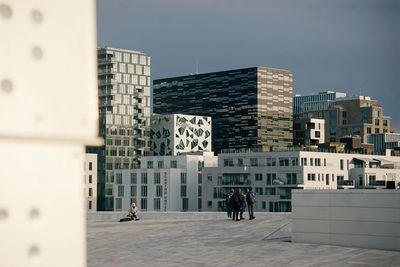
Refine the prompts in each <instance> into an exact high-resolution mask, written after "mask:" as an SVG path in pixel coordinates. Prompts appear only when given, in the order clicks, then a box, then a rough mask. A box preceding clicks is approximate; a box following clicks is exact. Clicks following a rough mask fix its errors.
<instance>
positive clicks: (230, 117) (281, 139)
mask: <svg viewBox="0 0 400 267" xmlns="http://www.w3.org/2000/svg"><path fill="white" fill-rule="evenodd" d="M292 82H293V75H292V73H291V72H290V71H289V70H280V69H274V68H266V67H252V68H246V69H236V70H228V71H220V72H212V73H205V74H196V75H189V76H181V77H172V78H165V79H159V80H154V112H155V113H160V114H171V113H183V114H193V115H198V116H210V117H212V120H213V125H212V132H213V135H212V146H213V150H214V151H215V152H217V153H219V152H221V150H222V149H225V148H257V149H259V150H263V151H269V150H270V149H271V148H274V147H287V146H291V145H292V141H293V140H292V137H293V134H292V108H293V107H292Z"/></svg>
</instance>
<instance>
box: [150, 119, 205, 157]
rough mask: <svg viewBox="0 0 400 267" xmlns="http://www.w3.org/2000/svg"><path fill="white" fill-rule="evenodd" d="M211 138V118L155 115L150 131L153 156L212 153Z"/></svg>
mask: <svg viewBox="0 0 400 267" xmlns="http://www.w3.org/2000/svg"><path fill="white" fill-rule="evenodd" d="M211 136H212V135H211V117H206V116H193V115H184V114H169V115H154V116H153V117H152V120H151V129H150V139H151V142H150V143H151V145H150V149H151V154H153V155H155V156H158V155H178V154H179V153H184V152H196V151H211Z"/></svg>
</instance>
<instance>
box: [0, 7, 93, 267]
mask: <svg viewBox="0 0 400 267" xmlns="http://www.w3.org/2000/svg"><path fill="white" fill-rule="evenodd" d="M95 23H96V21H95V1H81V0H41V1H24V0H0V266H5V267H6V266H7V267H8V266H49V267H50V266H51V267H54V266H58V267H59V266H74V267H79V266H86V209H85V207H84V203H85V202H84V192H83V188H84V187H83V181H84V173H83V167H84V152H85V146H86V145H89V144H90V145H95V144H96V143H98V140H97V127H98V125H97V124H98V122H97V86H96V82H97V81H96V33H95V27H96V25H95Z"/></svg>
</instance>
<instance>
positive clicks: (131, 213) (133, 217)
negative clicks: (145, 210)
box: [127, 202, 138, 220]
mask: <svg viewBox="0 0 400 267" xmlns="http://www.w3.org/2000/svg"><path fill="white" fill-rule="evenodd" d="M137 212H138V208H137V207H136V203H135V202H132V205H131V207H130V209H129V213H128V215H127V216H128V217H129V218H131V220H136V218H137Z"/></svg>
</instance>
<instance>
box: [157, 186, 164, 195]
mask: <svg viewBox="0 0 400 267" xmlns="http://www.w3.org/2000/svg"><path fill="white" fill-rule="evenodd" d="M162 189H163V188H162V185H156V197H162Z"/></svg>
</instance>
